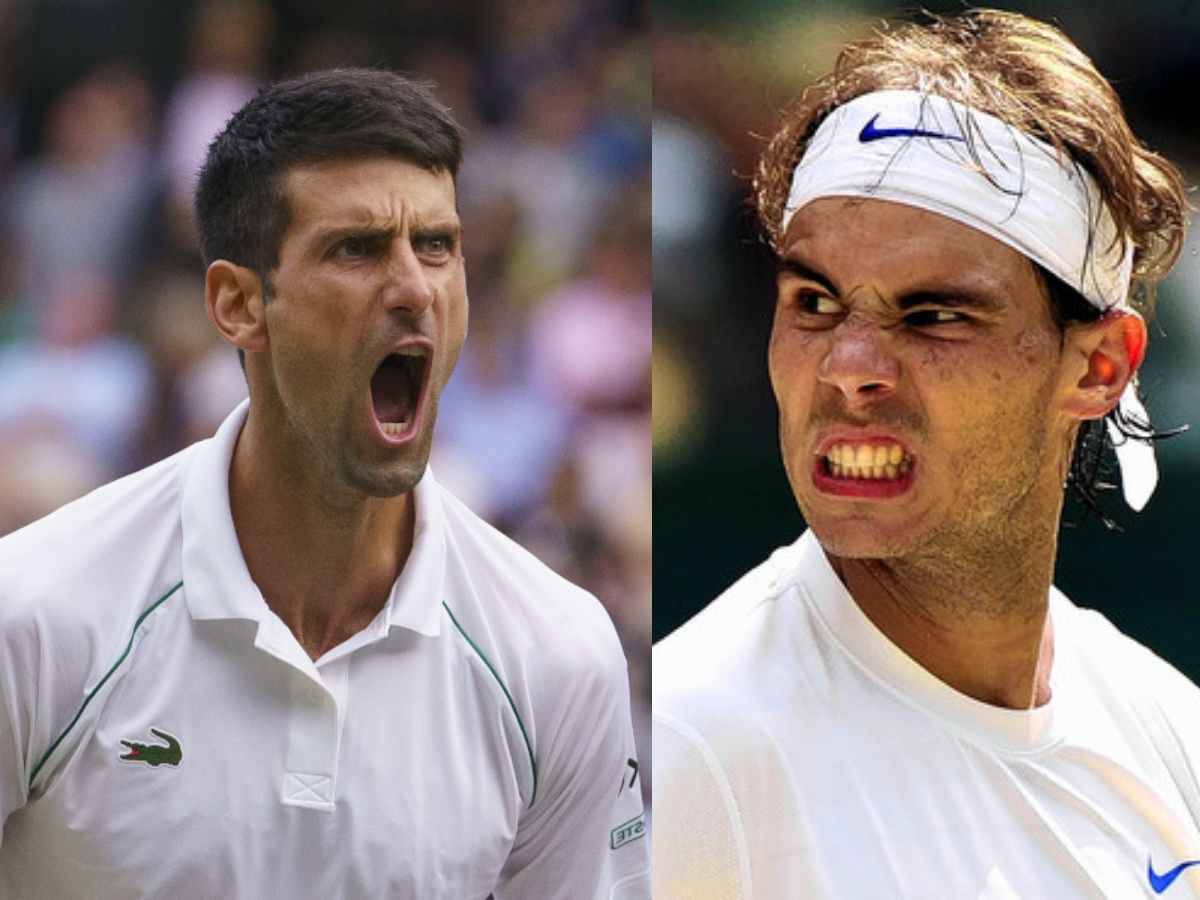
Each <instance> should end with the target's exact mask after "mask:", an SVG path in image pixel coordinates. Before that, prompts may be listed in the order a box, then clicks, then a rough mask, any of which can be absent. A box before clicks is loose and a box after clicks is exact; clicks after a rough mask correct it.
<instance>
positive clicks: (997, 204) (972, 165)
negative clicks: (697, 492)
mask: <svg viewBox="0 0 1200 900" xmlns="http://www.w3.org/2000/svg"><path fill="white" fill-rule="evenodd" d="M819 197H870V198H874V199H879V200H890V201H893V202H895V203H903V204H905V205H907V206H915V207H918V208H920V209H926V210H929V211H930V212H935V213H938V214H940V215H943V216H946V217H947V218H950V219H954V220H955V221H958V222H962V223H963V224H964V225H969V226H970V227H972V228H975V229H976V230H978V231H982V232H983V233H984V234H987V235H989V236H990V237H993V238H995V239H996V240H998V241H1001V242H1003V243H1005V244H1007V245H1008V246H1010V247H1012V248H1013V249H1014V250H1017V251H1018V252H1019V253H1021V254H1023V255H1024V256H1026V257H1028V258H1029V259H1031V260H1033V261H1034V262H1037V263H1039V264H1040V265H1042V266H1043V267H1044V268H1045V269H1047V270H1048V271H1050V272H1052V273H1054V274H1055V275H1056V276H1058V277H1059V278H1060V279H1062V281H1064V282H1066V284H1068V285H1070V286H1071V287H1073V288H1074V289H1075V290H1077V291H1079V293H1080V294H1081V295H1082V296H1083V297H1084V298H1085V299H1087V301H1088V302H1089V303H1091V304H1092V305H1093V306H1095V307H1096V308H1097V309H1100V310H1104V311H1107V310H1110V309H1116V308H1120V309H1123V310H1125V311H1127V312H1129V313H1131V314H1133V315H1137V313H1136V312H1135V311H1134V310H1132V309H1130V307H1129V304H1128V296H1129V280H1130V272H1131V271H1132V268H1133V245H1132V243H1131V242H1129V241H1117V240H1114V237H1115V236H1116V234H1117V229H1116V225H1115V223H1114V221H1113V218H1112V214H1111V213H1110V212H1109V210H1108V208H1107V206H1105V204H1104V203H1103V201H1102V200H1101V195H1100V191H1099V188H1098V187H1097V186H1096V183H1095V181H1094V180H1093V179H1092V177H1091V176H1090V175H1089V174H1088V173H1087V172H1085V171H1084V170H1083V169H1082V168H1081V167H1079V166H1078V165H1075V164H1074V163H1072V162H1071V161H1070V160H1066V161H1063V160H1060V157H1059V154H1058V152H1057V151H1056V150H1055V149H1054V148H1053V147H1052V146H1050V145H1049V144H1047V143H1045V142H1043V141H1040V140H1037V139H1036V138H1033V137H1030V136H1029V135H1027V134H1025V133H1024V132H1023V131H1020V130H1019V129H1017V128H1014V127H1013V126H1011V125H1009V124H1007V123H1006V122H1004V121H1002V120H1001V119H998V118H996V117H995V116H992V115H989V114H988V113H985V112H981V111H979V110H976V109H972V108H970V107H967V106H964V105H962V104H961V103H957V102H955V101H953V100H947V99H946V98H944V97H938V96H935V95H932V94H925V93H921V92H919V91H876V92H875V93H871V94H864V95H863V96H861V97H857V98H855V99H854V100H851V101H850V102H849V103H846V104H844V105H842V106H839V107H838V108H837V109H835V110H834V111H833V112H832V113H830V114H829V116H828V117H826V119H825V121H823V122H822V123H821V125H820V127H819V128H818V129H817V131H816V133H815V134H814V135H813V137H812V139H811V140H810V141H809V143H808V148H807V149H806V150H805V153H804V157H803V158H802V159H801V160H800V162H799V164H798V165H797V166H796V170H795V172H794V173H793V174H792V186H791V191H790V192H789V193H788V201H787V205H786V206H785V207H784V211H783V221H782V223H781V232H782V233H786V232H787V227H788V224H789V223H790V222H791V219H792V216H793V215H794V214H795V213H796V211H797V210H799V209H800V208H801V207H803V206H804V205H806V204H807V203H809V202H811V201H813V200H816V199H817V198H819ZM1135 383H1136V382H1135V379H1131V380H1130V382H1129V385H1128V386H1127V387H1126V389H1125V392H1124V393H1123V394H1122V395H1121V401H1120V409H1121V412H1122V413H1123V414H1124V416H1125V417H1126V418H1127V419H1128V418H1134V419H1137V420H1139V421H1142V422H1147V423H1148V422H1149V417H1148V416H1147V414H1146V410H1145V408H1144V407H1143V406H1142V404H1141V401H1139V400H1138V398H1137V392H1136V389H1135ZM1108 428H1109V434H1110V435H1111V437H1112V441H1113V445H1114V447H1115V448H1116V453H1117V461H1118V463H1119V464H1120V467H1121V484H1122V489H1123V492H1124V495H1125V501H1126V502H1127V503H1128V504H1129V505H1130V506H1131V507H1132V508H1133V509H1135V510H1140V509H1142V507H1144V506H1145V505H1146V502H1147V501H1148V500H1149V499H1150V495H1151V494H1152V493H1153V492H1154V487H1155V485H1156V484H1157V483H1158V467H1157V465H1156V463H1155V460H1154V449H1153V447H1152V446H1151V445H1150V443H1149V442H1147V441H1140V440H1134V439H1129V438H1126V437H1125V436H1124V435H1123V434H1121V433H1120V431H1118V430H1117V429H1116V428H1115V426H1113V424H1112V422H1111V420H1110V421H1109V423H1108Z"/></svg>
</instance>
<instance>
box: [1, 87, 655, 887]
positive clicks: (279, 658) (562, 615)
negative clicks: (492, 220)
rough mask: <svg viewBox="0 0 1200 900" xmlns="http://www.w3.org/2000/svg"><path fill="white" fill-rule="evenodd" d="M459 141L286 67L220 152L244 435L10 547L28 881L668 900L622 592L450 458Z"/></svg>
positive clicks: (221, 142)
mask: <svg viewBox="0 0 1200 900" xmlns="http://www.w3.org/2000/svg"><path fill="white" fill-rule="evenodd" d="M460 155H461V136H460V132H459V129H458V126H457V125H456V124H455V123H454V121H453V119H452V118H451V117H450V116H449V114H448V113H447V111H446V110H445V109H444V108H443V107H442V106H441V105H440V104H439V103H438V102H437V101H436V100H435V99H434V97H433V96H432V95H431V94H430V93H429V92H428V90H427V89H426V88H425V87H423V86H421V85H420V84H418V83H414V82H413V81H410V80H407V79H405V78H402V77H400V76H397V75H394V74H391V73H387V72H382V71H367V70H335V71H331V72H326V73H318V74H314V75H309V76H305V77H303V78H300V79H297V80H293V81H288V82H283V83H280V84H276V85H274V86H272V87H269V88H267V89H265V90H264V91H262V92H260V93H259V95H258V96H257V97H256V98H255V99H253V100H252V101H250V102H249V103H248V104H247V105H246V106H245V107H243V108H242V109H241V110H240V111H239V112H238V113H237V114H236V115H234V116H233V118H232V119H231V120H230V122H229V124H228V125H227V126H226V128H225V130H224V131H223V132H222V133H221V134H220V135H219V136H218V137H217V138H216V140H215V141H214V142H213V144H212V146H211V147H210V149H209V153H208V157H207V161H206V163H205V165H204V169H203V172H202V174H201V177H200V182H199V186H198V189H197V199H196V208H197V212H198V219H199V227H200V233H201V239H202V244H203V250H204V254H205V257H206V259H207V260H208V270H207V276H206V281H205V299H206V302H207V306H208V313H209V316H210V318H211V319H212V322H213V324H214V325H215V327H216V328H217V330H218V331H219V332H220V333H221V334H222V336H223V337H224V338H225V339H227V340H228V341H229V342H230V343H231V344H232V345H233V346H235V347H236V348H238V350H239V351H240V352H241V353H243V354H244V365H245V371H246V377H247V380H248V382H249V388H250V399H249V401H248V403H245V404H243V405H241V406H240V407H239V408H238V409H236V410H234V411H233V412H232V413H231V414H230V416H229V418H228V419H227V420H226V421H225V423H224V424H223V425H222V426H221V428H220V430H219V431H218V432H217V434H216V436H215V437H213V438H212V439H210V440H207V441H203V442H201V443H199V444H196V445H194V446H192V447H190V448H189V449H187V450H184V451H183V452H181V453H179V454H177V455H175V456H173V457H171V458H169V459H166V460H164V461H162V462H160V463H158V464H157V465H155V466H152V467H150V468H149V469H146V470H144V471H141V472H138V473H136V474H134V475H131V476H129V477H127V478H124V479H121V480H120V481H117V482H115V483H113V484H110V485H108V486H106V487H104V488H101V489H100V490H98V491H96V492H95V493H93V494H90V495H89V496H87V497H85V498H83V499H82V500H79V501H77V502H75V503H73V504H71V505H69V506H67V507H65V508H63V509H61V510H59V511H58V512H56V513H54V514H53V515H51V516H49V517H48V518H46V519H43V520H42V521H40V522H37V523H35V524H33V525H31V526H29V527H28V528H25V529H23V530H22V531H19V532H17V533H15V534H13V535H11V536H9V537H8V538H6V539H4V540H3V541H0V822H2V823H3V835H2V841H0V896H2V897H4V898H51V897H53V898H55V900H68V898H80V900H83V898H88V900H98V898H122V900H128V898H130V897H155V898H167V897H170V898H206V900H207V898H214V897H222V898H225V897H230V898H248V900H262V898H264V897H289V898H290V897H306V898H307V897H312V898H316V897H320V898H335V897H337V898H383V897H389V898H393V897H394V898H410V900H430V898H456V900H458V898H475V900H483V898H486V897H488V896H492V897H494V898H495V900H510V898H511V900H517V898H521V900H546V898H561V900H578V898H605V900H608V898H639V900H644V898H648V896H649V884H648V878H649V876H648V873H647V871H646V869H647V865H646V863H647V850H646V845H647V841H646V840H645V826H644V822H643V820H642V818H641V815H642V804H641V793H640V791H641V780H640V779H639V778H638V763H637V754H636V753H635V751H634V745H633V737H632V730H631V724H630V712H629V689H628V684H627V678H626V666H625V659H624V656H623V654H622V651H621V647H620V644H619V643H618V640H617V636H616V633H615V631H614V629H613V626H612V624H611V622H610V620H609V618H608V616H607V615H606V614H605V612H604V610H603V609H602V608H601V606H600V604H599V603H597V602H596V600H595V599H594V598H593V597H591V596H590V595H588V594H586V593H585V592H584V591H582V590H580V589H578V588H576V587H574V586H572V585H571V584H569V583H567V582H566V581H564V580H563V579H561V578H559V577H558V576H556V575H554V574H553V573H552V572H550V571H549V570H548V569H547V568H546V567H544V566H543V565H541V564H540V563H539V562H537V561H536V560H535V559H534V558H533V557H532V556H531V555H530V554H528V553H527V552H525V551H524V550H522V549H521V548H520V547H518V546H516V545H515V544H513V543H512V542H510V541H509V540H508V539H506V538H505V537H503V536H502V535H501V534H499V533H498V532H497V531H495V530H493V529H492V528H490V527H489V526H487V525H486V524H484V523H483V522H482V521H480V520H479V519H478V518H476V517H475V516H474V515H473V514H472V513H471V512H470V511H469V510H467V509H466V508H465V507H464V506H463V505H462V504H461V503H459V502H458V501H457V500H456V499H455V498H454V497H452V496H451V495H450V494H449V493H448V492H447V491H446V490H445V489H443V488H442V487H441V486H440V485H439V484H438V483H437V481H436V480H435V479H434V477H433V474H432V473H431V472H430V471H429V469H428V466H427V462H428V458H429V452H430V443H431V440H432V435H433V427H434V420H435V418H436V415H437V406H438V397H439V395H440V394H441V392H442V388H443V387H444V386H445V384H446V380H447V379H448V378H449V377H450V373H451V371H452V370H453V369H454V365H455V361H456V360H457V358H458V355H459V350H460V348H461V347H462V343H463V339H464V336H465V334H466V329H467V292H466V283H465V280H464V274H463V251H462V228H461V225H460V222H459V218H458V215H457V212H456V203H455V174H456V172H457V169H458V165H459V159H460Z"/></svg>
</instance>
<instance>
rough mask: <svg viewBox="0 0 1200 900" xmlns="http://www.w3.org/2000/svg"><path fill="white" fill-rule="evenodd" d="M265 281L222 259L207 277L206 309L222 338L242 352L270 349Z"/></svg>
mask: <svg viewBox="0 0 1200 900" xmlns="http://www.w3.org/2000/svg"><path fill="white" fill-rule="evenodd" d="M264 303H265V298H264V297H263V284H262V279H261V278H259V277H258V273H256V272H255V271H254V270H253V269H247V268H246V267H245V266H238V265H234V264H233V263H231V262H229V261H228V260H224V259H218V260H216V261H215V262H214V263H213V264H212V265H210V266H209V267H208V271H207V272H206V273H205V275H204V305H205V307H206V309H207V310H208V318H209V320H210V321H211V322H212V323H213V325H215V326H216V327H217V331H219V332H221V336H222V337H223V338H225V340H227V341H229V343H231V344H233V345H234V346H235V347H237V348H238V349H240V350H246V351H249V352H259V351H262V350H265V349H267V343H268V341H267V320H266V316H265V314H264V311H263V306H264Z"/></svg>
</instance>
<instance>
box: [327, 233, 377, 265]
mask: <svg viewBox="0 0 1200 900" xmlns="http://www.w3.org/2000/svg"><path fill="white" fill-rule="evenodd" d="M374 249H375V247H374V242H373V241H372V240H371V239H370V238H366V237H363V236H361V235H354V236H352V237H348V238H344V239H342V240H340V241H338V242H337V243H336V244H334V246H333V255H334V256H340V257H342V258H344V259H358V258H360V257H363V256H370V254H371V253H372V251H373V250H374Z"/></svg>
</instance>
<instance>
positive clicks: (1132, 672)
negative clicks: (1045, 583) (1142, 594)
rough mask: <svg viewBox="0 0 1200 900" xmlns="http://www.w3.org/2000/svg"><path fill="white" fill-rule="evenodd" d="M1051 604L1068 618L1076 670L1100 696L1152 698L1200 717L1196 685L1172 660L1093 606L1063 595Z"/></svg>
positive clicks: (1125, 701)
mask: <svg viewBox="0 0 1200 900" xmlns="http://www.w3.org/2000/svg"><path fill="white" fill-rule="evenodd" d="M1054 609H1055V610H1056V612H1057V614H1058V615H1059V616H1060V617H1063V618H1065V619H1067V623H1068V627H1069V629H1070V631H1069V639H1070V641H1071V652H1072V654H1073V656H1074V659H1075V662H1076V665H1077V667H1078V670H1079V675H1080V676H1081V678H1082V679H1083V680H1085V681H1086V682H1087V683H1088V684H1089V685H1091V686H1092V689H1093V692H1094V693H1096V694H1098V695H1100V697H1101V699H1103V700H1105V701H1107V702H1108V703H1109V704H1110V705H1121V706H1126V705H1135V704H1139V703H1147V702H1153V703H1155V704H1156V705H1158V706H1159V707H1161V708H1163V709H1164V711H1167V710H1168V709H1173V710H1175V711H1177V712H1179V713H1181V714H1186V715H1187V716H1188V718H1190V719H1196V720H1197V721H1200V716H1197V713H1200V688H1198V687H1197V686H1196V685H1195V684H1194V683H1193V682H1192V681H1191V680H1190V679H1189V678H1188V677H1187V676H1186V675H1184V674H1183V673H1182V672H1180V671H1179V670H1178V669H1176V668H1175V667H1174V666H1173V665H1171V664H1170V663H1169V662H1167V661H1166V660H1165V659H1163V658H1162V657H1160V656H1159V655H1158V654H1156V653H1155V652H1154V651H1153V650H1151V649H1150V648H1149V647H1146V646H1145V645H1144V644H1142V643H1140V642H1139V641H1138V640H1136V639H1135V638H1133V637H1130V636H1129V635H1127V634H1125V633H1124V632H1122V631H1121V630H1120V629H1119V628H1117V626H1116V625H1114V624H1113V623H1112V622H1111V621H1109V620H1108V618H1107V617H1105V616H1104V615H1103V614H1101V613H1099V612H1097V611H1096V610H1093V609H1086V608H1083V607H1080V606H1077V605H1075V604H1074V603H1072V602H1071V601H1070V600H1067V599H1066V598H1065V597H1063V596H1062V595H1059V597H1058V598H1056V605H1055V607H1054ZM1057 627H1058V626H1057V623H1056V628H1057ZM1197 737H1200V729H1198V731H1197ZM1197 746H1198V747H1200V745H1197Z"/></svg>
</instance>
